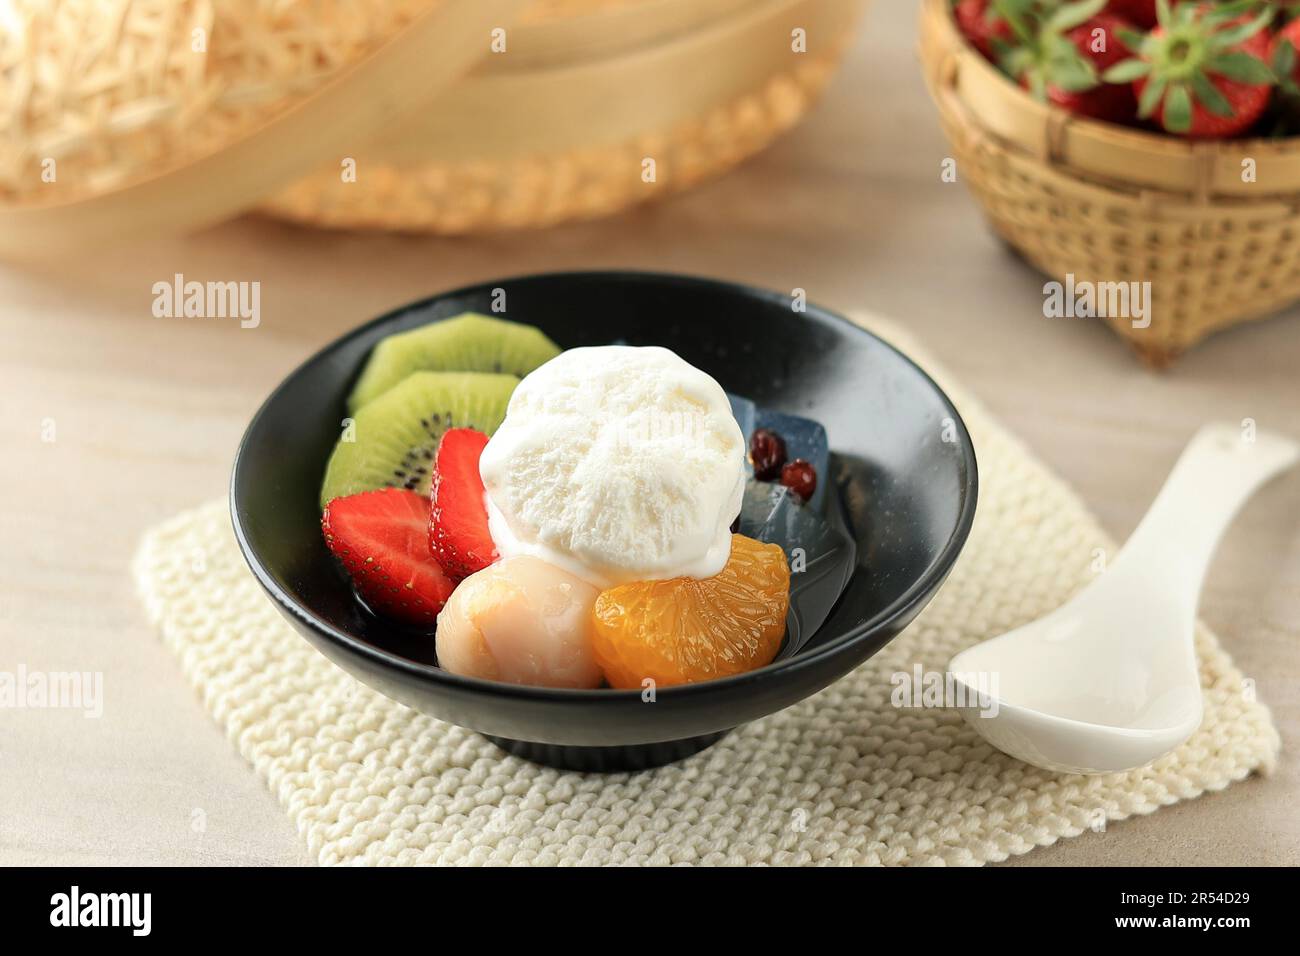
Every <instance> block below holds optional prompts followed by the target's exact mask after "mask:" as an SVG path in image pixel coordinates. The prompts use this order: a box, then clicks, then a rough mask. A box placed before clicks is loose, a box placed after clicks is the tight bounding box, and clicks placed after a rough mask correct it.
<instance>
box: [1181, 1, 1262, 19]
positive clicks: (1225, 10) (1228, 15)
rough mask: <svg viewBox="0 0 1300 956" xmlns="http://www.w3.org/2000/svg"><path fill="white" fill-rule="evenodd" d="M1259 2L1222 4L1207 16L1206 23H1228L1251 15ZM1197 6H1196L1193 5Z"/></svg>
mask: <svg viewBox="0 0 1300 956" xmlns="http://www.w3.org/2000/svg"><path fill="white" fill-rule="evenodd" d="M1258 3H1259V0H1232V2H1231V3H1220V4H1218V5H1217V6H1215V7H1214V8H1213V9H1211V10H1210V11H1209V12H1208V13H1206V14H1205V22H1206V23H1212V24H1213V23H1227V22H1228V21H1229V20H1235V19H1237V17H1239V16H1242V15H1243V14H1246V13H1250V12H1251V11H1252V10H1253V9H1255V7H1256V6H1257V5H1258ZM1191 6H1193V7H1194V6H1196V4H1191Z"/></svg>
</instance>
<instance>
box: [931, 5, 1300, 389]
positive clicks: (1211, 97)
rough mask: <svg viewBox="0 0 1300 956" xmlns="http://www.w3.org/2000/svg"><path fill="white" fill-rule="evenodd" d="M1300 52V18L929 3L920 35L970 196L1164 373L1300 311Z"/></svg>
mask: <svg viewBox="0 0 1300 956" xmlns="http://www.w3.org/2000/svg"><path fill="white" fill-rule="evenodd" d="M1293 6H1294V9H1293ZM1297 48H1300V5H1296V4H1294V2H1293V3H1284V2H1267V0H1231V2H1222V0H1219V2H1216V0H1181V2H1180V0H926V3H925V5H924V9H923V13H922V22H921V60H922V63H923V66H924V69H925V75H926V81H927V84H928V86H929V88H930V92H931V95H932V96H933V98H934V100H935V103H936V104H937V106H938V108H939V114H940V117H941V121H942V124H943V127H944V131H945V133H946V135H947V137H948V139H949V141H950V142H951V144H952V148H953V152H954V155H953V159H955V160H956V165H955V170H956V174H957V179H959V180H961V181H964V182H965V183H966V185H967V186H968V187H969V188H970V190H971V191H972V192H973V194H974V195H975V197H976V198H977V200H978V201H979V202H980V204H981V205H982V206H983V208H984V211H985V212H986V214H987V216H988V218H989V220H990V222H991V224H992V227H993V229H994V230H995V231H996V232H997V233H998V234H999V235H1000V236H1001V237H1002V238H1004V239H1005V240H1006V241H1007V242H1008V243H1009V244H1010V245H1011V246H1013V247H1014V248H1015V249H1016V250H1017V251H1018V252H1019V253H1020V254H1021V255H1022V256H1023V257H1024V258H1025V259H1026V260H1028V261H1029V262H1030V263H1032V264H1033V265H1034V266H1036V267H1037V268H1038V269H1040V270H1041V271H1043V272H1044V273H1046V274H1048V275H1049V276H1051V277H1052V278H1053V279H1054V280H1057V281H1058V282H1059V283H1060V285H1059V286H1058V287H1057V288H1064V289H1065V290H1066V294H1067V295H1068V294H1070V292H1071V290H1074V289H1080V290H1085V291H1088V292H1089V293H1090V296H1091V298H1089V299H1088V301H1083V300H1082V299H1081V304H1082V306H1083V308H1084V311H1079V312H1076V311H1071V312H1069V313H1068V314H1085V315H1096V316H1097V317H1099V318H1103V319H1104V320H1105V321H1106V322H1107V323H1108V324H1110V325H1111V326H1112V327H1113V328H1114V329H1115V330H1116V331H1117V332H1119V333H1120V334H1121V335H1122V336H1124V338H1126V339H1127V340H1128V341H1129V342H1130V343H1131V344H1132V345H1133V346H1134V348H1135V349H1136V350H1137V351H1138V353H1139V354H1140V355H1141V356H1142V357H1143V358H1144V359H1145V360H1146V361H1148V362H1149V363H1150V364H1152V365H1156V366H1162V365H1165V364H1167V363H1168V362H1170V361H1171V360H1172V359H1173V358H1174V357H1175V356H1177V355H1178V354H1179V353H1181V352H1183V351H1185V350H1186V349H1187V348H1189V347H1190V346H1191V345H1193V344H1195V343H1196V342H1198V341H1200V340H1201V339H1202V338H1204V337H1205V336H1206V335H1208V334H1210V333H1211V332H1214V331H1216V330H1219V329H1222V328H1226V327H1227V326H1230V325H1233V324H1236V323H1238V322H1243V321H1246V320H1248V319H1253V318H1258V317H1262V316H1266V315H1268V314H1270V313H1273V312H1276V311H1278V310H1279V309H1281V308H1283V307H1285V306H1287V305H1289V304H1291V303H1293V302H1296V301H1300V55H1297ZM1116 289H1120V290H1123V291H1124V292H1125V295H1124V296H1123V297H1122V298H1123V302H1120V305H1121V307H1119V308H1116V307H1115V305H1116V303H1117V302H1118V301H1119V299H1118V298H1117V296H1116V295H1115V294H1114V291H1115V290H1116ZM1130 289H1131V290H1133V295H1134V296H1140V295H1143V294H1145V300H1139V299H1133V300H1132V302H1138V301H1141V302H1142V307H1141V308H1138V309H1135V308H1132V307H1131V306H1132V302H1130V300H1129V296H1128V290H1130ZM1097 290H1110V295H1109V297H1108V296H1107V295H1105V294H1102V293H1101V292H1098V291H1097ZM1046 291H1047V290H1045V292H1046ZM1108 302H1109V304H1110V308H1107V307H1106V306H1107V303H1108ZM1124 302H1128V303H1129V306H1130V307H1128V308H1125V307H1123V303H1124Z"/></svg>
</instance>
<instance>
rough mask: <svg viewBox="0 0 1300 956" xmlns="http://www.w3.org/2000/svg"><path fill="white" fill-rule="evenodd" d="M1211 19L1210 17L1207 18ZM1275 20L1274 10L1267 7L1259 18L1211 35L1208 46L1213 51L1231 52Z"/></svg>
mask: <svg viewBox="0 0 1300 956" xmlns="http://www.w3.org/2000/svg"><path fill="white" fill-rule="evenodd" d="M1206 19H1207V20H1208V19H1209V18H1208V17H1207V18H1206ZM1272 19H1273V8H1272V7H1267V8H1265V9H1264V11H1263V12H1262V13H1260V15H1259V16H1257V17H1255V18H1254V19H1253V20H1247V21H1246V22H1245V23H1242V24H1238V25H1237V26H1235V27H1226V28H1225V29H1223V30H1219V31H1218V32H1216V33H1214V34H1213V35H1211V37H1210V39H1209V42H1208V44H1207V45H1208V46H1209V48H1210V49H1211V50H1215V51H1218V50H1230V49H1231V48H1232V47H1235V46H1237V45H1238V44H1240V43H1241V42H1243V41H1244V40H1249V39H1250V38H1251V37H1253V36H1254V35H1255V34H1256V33H1258V32H1259V31H1260V30H1262V29H1264V27H1266V26H1268V24H1269V21H1270V20H1272Z"/></svg>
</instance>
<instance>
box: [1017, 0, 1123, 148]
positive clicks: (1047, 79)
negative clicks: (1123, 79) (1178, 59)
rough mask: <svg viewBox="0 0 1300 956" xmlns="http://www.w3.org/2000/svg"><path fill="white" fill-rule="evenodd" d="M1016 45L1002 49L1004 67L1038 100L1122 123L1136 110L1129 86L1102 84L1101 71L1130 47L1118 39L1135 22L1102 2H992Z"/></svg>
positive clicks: (1078, 112)
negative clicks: (1009, 29) (1029, 3)
mask: <svg viewBox="0 0 1300 956" xmlns="http://www.w3.org/2000/svg"><path fill="white" fill-rule="evenodd" d="M995 5H996V7H997V9H998V10H999V11H1000V12H1001V13H1002V14H1003V16H1004V17H1005V18H1006V20H1007V22H1008V23H1010V24H1011V28H1012V31H1013V32H1014V33H1015V35H1016V39H1017V43H1016V44H1015V45H1014V46H1013V47H1011V48H1010V49H1008V50H1006V52H1005V53H1004V54H1003V57H1002V63H1001V66H1002V69H1003V70H1004V71H1006V73H1008V74H1009V75H1010V76H1011V77H1012V78H1014V79H1015V80H1016V81H1017V82H1019V83H1020V84H1021V85H1022V86H1024V87H1025V88H1026V89H1028V90H1029V91H1030V92H1031V93H1033V94H1034V95H1035V96H1036V97H1037V98H1038V99H1040V100H1044V101H1048V102H1052V103H1056V104H1057V105H1059V106H1062V107H1064V108H1065V109H1068V110H1070V111H1071V112H1072V113H1077V114H1079V115H1081V116H1090V117H1093V118H1095V119H1101V120H1110V121H1111V122H1116V123H1125V122H1129V121H1130V120H1132V119H1133V116H1134V114H1135V112H1136V110H1137V105H1136V100H1135V99H1134V96H1133V91H1132V89H1131V88H1125V87H1120V86H1114V85H1108V84H1104V83H1102V82H1101V72H1102V71H1103V70H1105V69H1106V68H1107V67H1110V66H1112V65H1114V64H1115V63H1117V62H1119V61H1121V60H1123V59H1125V58H1126V57H1128V56H1129V55H1130V54H1131V52H1132V51H1131V50H1130V49H1129V48H1128V47H1127V46H1126V45H1125V43H1124V41H1123V40H1122V39H1120V35H1121V33H1127V34H1130V35H1131V34H1132V31H1133V25H1132V24H1131V23H1129V22H1128V21H1127V20H1124V19H1123V18H1121V17H1117V16H1115V15H1114V14H1111V13H1107V12H1104V8H1105V7H1106V0H1080V2H1074V3H1065V4H1057V5H1050V4H1046V3H1039V4H1036V5H1033V6H1024V5H1022V6H1021V7H1020V8H1019V9H1016V8H1015V7H1014V6H1013V5H1011V4H1009V3H1008V2H1007V0H995Z"/></svg>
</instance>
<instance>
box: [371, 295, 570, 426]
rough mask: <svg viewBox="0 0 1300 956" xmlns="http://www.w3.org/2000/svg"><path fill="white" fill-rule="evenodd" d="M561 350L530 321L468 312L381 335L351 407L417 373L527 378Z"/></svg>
mask: <svg viewBox="0 0 1300 956" xmlns="http://www.w3.org/2000/svg"><path fill="white" fill-rule="evenodd" d="M559 354H560V349H559V346H557V345H556V344H555V343H554V342H552V341H551V340H550V339H548V338H547V337H546V336H545V335H543V334H542V333H541V332H539V331H538V330H537V329H535V328H533V327H532V326H531V325H520V324H519V323H518V322H507V321H505V320H504V319H490V318H488V317H487V316H485V315H478V314H477V313H474V312H466V313H465V314H464V315H458V316H456V317H455V318H454V319H444V320H443V321H441V322H434V323H432V324H431V325H423V326H421V327H420V328H418V329H412V330H411V331H409V332H401V333H398V334H397V335H390V336H388V338H386V339H383V340H381V341H380V343H379V344H378V345H376V346H375V350H374V351H373V352H371V353H370V360H369V361H368V362H366V367H365V369H363V370H362V372H361V377H360V378H359V379H357V384H356V386H355V387H354V388H353V389H352V394H351V395H349V396H348V411H350V412H355V411H356V410H357V409H358V408H360V407H361V406H362V405H365V404H366V403H367V402H370V401H373V400H374V399H375V398H377V397H379V396H380V395H382V394H383V393H384V392H386V391H388V390H389V389H390V388H392V387H393V386H394V385H396V384H397V383H398V382H400V381H402V379H404V378H406V377H407V376H408V375H410V374H411V373H412V372H426V371H427V372H504V373H506V374H508V375H518V376H519V377H520V378H522V377H523V376H525V375H527V374H528V373H529V372H531V371H532V370H533V369H535V368H537V366H539V365H541V364H542V363H543V362H549V361H550V360H551V359H553V358H555V356H557V355H559Z"/></svg>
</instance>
